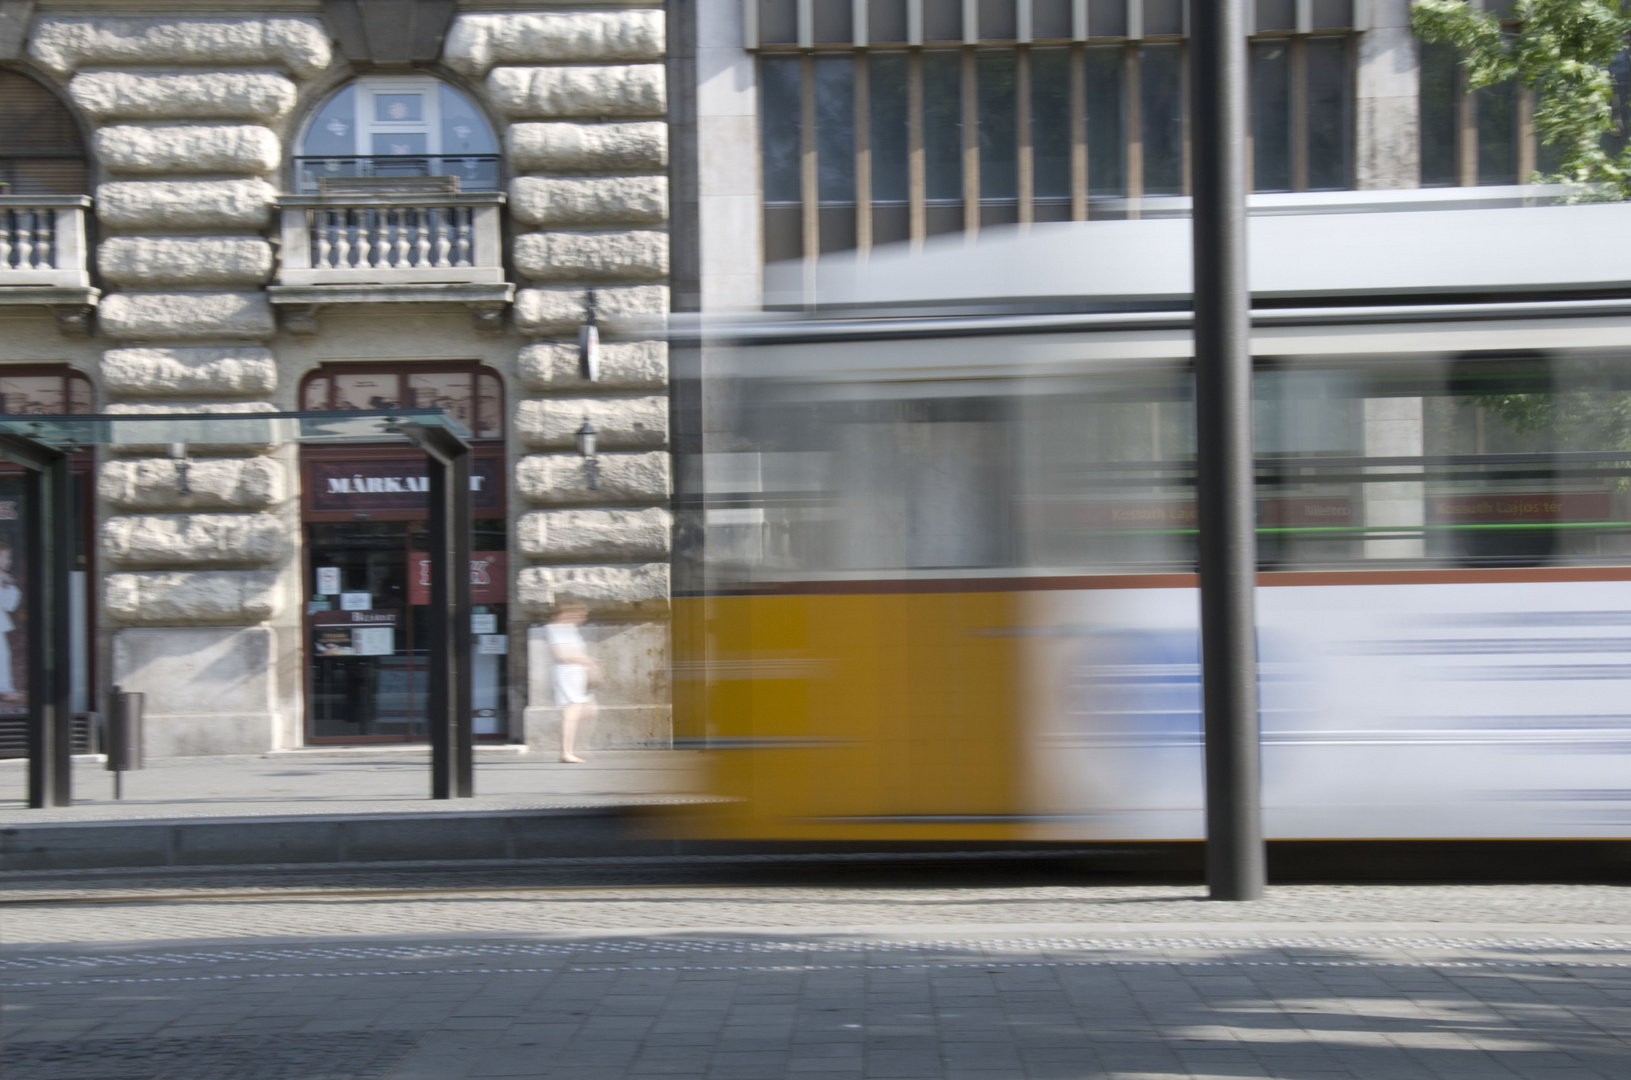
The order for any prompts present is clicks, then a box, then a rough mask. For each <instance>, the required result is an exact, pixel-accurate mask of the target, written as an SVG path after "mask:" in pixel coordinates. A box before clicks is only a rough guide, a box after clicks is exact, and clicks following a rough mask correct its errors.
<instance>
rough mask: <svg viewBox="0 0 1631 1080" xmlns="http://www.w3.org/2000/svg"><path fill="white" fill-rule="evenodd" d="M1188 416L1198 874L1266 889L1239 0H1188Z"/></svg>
mask: <svg viewBox="0 0 1631 1080" xmlns="http://www.w3.org/2000/svg"><path fill="white" fill-rule="evenodd" d="M1190 12H1191V14H1190V18H1191V20H1192V22H1191V36H1190V56H1191V57H1192V63H1193V65H1194V66H1193V68H1192V72H1191V74H1192V78H1191V79H1190V87H1191V91H1190V93H1191V108H1190V115H1191V116H1192V117H1193V121H1192V128H1191V131H1192V136H1191V137H1192V139H1193V151H1192V152H1193V159H1192V160H1193V167H1194V173H1193V175H1194V206H1195V211H1194V256H1195V420H1196V444H1195V455H1196V465H1197V476H1196V486H1197V509H1198V511H1199V518H1200V544H1199V553H1198V554H1199V563H1200V578H1201V686H1202V698H1203V702H1204V710H1205V733H1206V840H1207V843H1206V875H1207V882H1208V884H1209V886H1210V888H1211V894H1212V898H1213V899H1214V900H1251V899H1254V898H1256V897H1259V896H1262V895H1263V888H1264V884H1265V878H1266V868H1265V863H1264V853H1263V825H1262V807H1261V803H1260V793H1259V786H1260V781H1259V776H1258V773H1259V767H1258V752H1259V750H1258V731H1257V637H1256V635H1257V628H1256V615H1255V610H1254V608H1255V604H1254V599H1253V590H1254V588H1255V586H1256V575H1257V538H1256V534H1255V532H1254V529H1255V526H1256V520H1255V515H1256V505H1255V503H1256V500H1255V495H1254V491H1253V472H1252V464H1253V463H1252V359H1251V293H1250V284H1249V281H1248V278H1247V264H1246V35H1247V23H1246V17H1245V16H1246V4H1245V2H1244V0H1215V2H1210V3H1198V4H1192V5H1191V6H1190Z"/></svg>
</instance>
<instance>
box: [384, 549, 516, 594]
mask: <svg viewBox="0 0 1631 1080" xmlns="http://www.w3.org/2000/svg"><path fill="white" fill-rule="evenodd" d="M509 597H510V574H509V571H508V569H506V564H505V557H504V552H502V551H476V552H472V553H471V555H470V602H471V603H472V604H502V603H504V602H506V601H507V600H508V599H509ZM408 603H410V604H428V603H430V556H429V555H428V554H426V553H425V552H423V551H410V552H408Z"/></svg>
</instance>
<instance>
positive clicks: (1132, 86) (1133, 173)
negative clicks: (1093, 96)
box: [1122, 41, 1144, 219]
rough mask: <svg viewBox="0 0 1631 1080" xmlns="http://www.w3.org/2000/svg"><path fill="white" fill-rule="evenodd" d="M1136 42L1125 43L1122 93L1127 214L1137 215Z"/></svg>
mask: <svg viewBox="0 0 1631 1080" xmlns="http://www.w3.org/2000/svg"><path fill="white" fill-rule="evenodd" d="M1140 66H1141V61H1140V59H1139V55H1138V44H1137V43H1136V42H1131V41H1129V42H1128V43H1127V74H1126V76H1125V77H1124V85H1125V87H1126V89H1125V90H1123V91H1122V96H1123V98H1124V100H1125V101H1126V103H1127V105H1126V108H1127V217H1128V218H1129V219H1136V218H1137V217H1138V216H1139V212H1138V211H1139V200H1140V199H1142V198H1143V197H1144V73H1143V72H1142V71H1141V70H1140Z"/></svg>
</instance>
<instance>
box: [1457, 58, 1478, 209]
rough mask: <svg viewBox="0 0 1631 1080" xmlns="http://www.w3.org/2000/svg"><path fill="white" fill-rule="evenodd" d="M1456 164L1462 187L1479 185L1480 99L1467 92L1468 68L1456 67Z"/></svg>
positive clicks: (1458, 65)
mask: <svg viewBox="0 0 1631 1080" xmlns="http://www.w3.org/2000/svg"><path fill="white" fill-rule="evenodd" d="M1455 90H1456V124H1457V129H1456V136H1457V139H1456V158H1457V161H1456V164H1457V166H1458V172H1459V174H1460V175H1459V180H1460V185H1461V186H1462V187H1476V186H1477V185H1478V99H1477V97H1476V96H1474V95H1473V94H1470V93H1468V92H1467V69H1466V68H1464V67H1462V66H1461V65H1460V64H1457V65H1456V68H1455Z"/></svg>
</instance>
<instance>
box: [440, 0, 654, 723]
mask: <svg viewBox="0 0 1631 1080" xmlns="http://www.w3.org/2000/svg"><path fill="white" fill-rule="evenodd" d="M663 18H664V16H663V13H662V11H661V10H658V5H655V4H653V5H652V6H651V7H650V8H647V9H640V8H632V9H621V10H600V11H579V12H566V11H563V12H537V13H515V14H498V13H483V14H463V15H460V16H458V17H457V18H456V19H455V21H454V23H453V27H452V29H451V30H450V32H449V34H448V39H447V45H446V48H445V51H444V54H443V61H444V62H445V63H446V64H447V65H448V66H449V67H451V68H453V69H454V70H456V71H458V72H460V73H461V74H463V75H465V76H466V77H468V78H470V79H472V80H478V79H479V80H480V82H481V86H482V88H483V91H484V93H485V95H486V98H487V101H488V103H489V105H490V106H491V107H492V109H493V111H494V112H495V113H496V114H497V115H499V116H501V117H503V118H505V119H506V120H507V121H508V122H509V123H508V127H507V128H506V129H505V131H504V135H503V138H504V145H505V149H506V152H507V153H508V155H509V164H510V168H511V171H512V174H513V175H514V179H513V180H512V181H511V184H510V190H509V197H510V214H511V221H512V224H513V226H514V231H515V239H514V246H513V248H512V251H511V257H512V264H513V265H514V267H515V269H516V271H517V272H518V273H519V274H520V275H521V276H522V278H523V280H522V281H521V282H519V284H520V285H521V286H522V288H520V289H519V291H518V292H517V295H516V301H515V313H514V321H515V326H516V328H517V330H519V331H520V332H521V333H522V334H523V335H525V336H527V337H529V338H530V339H532V341H531V343H530V344H528V345H526V346H524V347H523V348H522V349H521V352H520V356H519V358H518V380H519V383H520V386H521V389H522V390H523V391H524V396H523V397H522V399H521V400H519V401H518V402H517V403H516V405H515V409H514V413H513V425H512V428H511V437H512V439H513V440H514V441H515V442H516V443H518V444H519V445H520V446H521V447H523V448H525V450H526V451H527V453H525V454H524V455H523V456H522V457H520V459H519V460H518V461H517V463H516V471H515V491H516V493H517V494H518V495H519V496H520V500H521V501H522V502H523V503H524V504H525V505H524V506H521V507H517V512H516V514H515V515H513V517H514V519H515V522H516V525H515V532H514V540H513V542H512V550H513V551H515V552H516V554H517V555H518V556H519V558H517V560H516V563H517V565H518V567H519V569H518V571H517V573H516V577H515V582H514V586H515V587H514V592H513V593H512V602H513V603H515V604H517V605H519V606H520V608H521V609H522V610H523V611H525V612H527V613H528V614H530V615H531V616H533V617H534V618H535V619H537V620H543V619H546V618H547V617H548V616H549V615H550V614H551V613H552V612H553V610H554V609H555V607H556V606H557V605H558V604H560V603H561V602H563V601H567V600H574V601H581V602H583V603H585V604H587V605H588V606H589V607H590V609H591V612H592V614H591V636H592V637H594V638H597V639H598V646H599V648H600V649H601V651H602V652H603V654H604V655H603V659H605V660H606V661H607V667H608V671H609V672H610V673H612V677H611V678H610V679H609V680H608V683H607V685H605V686H604V687H603V688H602V690H601V698H602V706H603V709H604V710H605V714H606V715H605V716H604V718H603V720H602V723H601V726H600V729H599V736H598V738H597V741H599V742H602V743H613V744H618V743H622V744H627V743H631V742H652V741H661V740H663V739H665V738H666V733H667V724H668V714H667V708H666V697H667V691H666V677H665V674H664V669H665V666H666V651H667V650H666V638H667V628H666V616H667V612H668V582H669V574H668V561H667V560H668V555H669V550H670V533H671V529H672V522H671V520H670V516H669V511H668V497H669V469H668V454H667V452H666V448H667V446H668V399H667V396H666V387H667V384H668V362H667V361H668V357H667V351H666V350H667V347H666V346H665V345H664V344H662V343H660V342H649V341H616V340H615V338H616V335H617V333H618V332H619V331H625V330H633V329H638V328H641V327H652V326H657V325H660V323H661V320H662V317H663V315H664V313H665V312H667V310H668V307H669V297H668V288H667V286H666V284H665V282H666V279H667V277H668V267H669V253H668V231H667V229H666V225H667V221H668V180H667V176H666V174H665V170H666V169H667V166H668V128H667V124H666V122H665V119H664V118H665V116H666V113H667V108H668V104H667V100H666V80H665V71H664V66H663V58H664V52H665V32H664V23H663ZM591 291H592V295H593V305H594V309H595V313H596V316H597V318H598V319H599V320H600V322H601V325H602V327H603V329H604V331H606V332H607V336H608V338H610V339H614V340H608V341H607V343H606V344H605V345H604V347H603V352H602V356H601V362H600V378H599V379H598V380H597V381H596V382H593V383H591V382H587V381H585V380H584V379H583V378H582V377H581V375H580V373H579V366H578V349H577V343H576V337H577V333H578V329H579V327H580V326H581V325H582V324H583V322H584V320H585V319H586V318H587V317H588V313H589V306H590V303H591ZM585 420H587V421H589V422H590V423H592V424H593V425H594V427H595V428H596V430H597V431H598V433H599V446H600V456H599V460H598V462H597V466H598V474H599V475H598V478H597V480H598V482H597V483H595V484H594V485H593V486H592V487H591V484H590V474H589V465H588V464H587V463H586V462H585V461H584V460H583V459H582V458H580V457H579V456H578V454H577V452H576V449H575V447H574V435H575V433H576V432H577V430H578V429H579V428H580V427H581V426H582V425H583V423H584V421H585ZM529 654H530V657H529V663H530V664H531V665H532V666H533V667H535V668H536V669H537V670H535V671H533V672H532V679H531V683H532V685H533V687H534V688H535V692H534V693H533V694H532V695H531V697H530V705H529V708H528V710H527V727H528V732H529V738H531V739H533V740H534V741H539V742H542V743H545V744H546V745H547V744H548V743H549V742H550V740H552V739H553V738H554V734H553V730H552V724H553V720H554V717H555V712H556V710H555V709H554V707H553V702H552V701H551V700H550V698H549V695H548V691H547V679H543V678H541V676H542V675H543V673H544V672H545V671H546V670H547V666H548V664H549V663H550V659H549V656H548V650H547V649H542V648H532V649H529ZM618 672H626V673H632V674H630V677H628V678H621V677H619V676H618V674H617V673H618ZM654 688H655V691H654Z"/></svg>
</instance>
